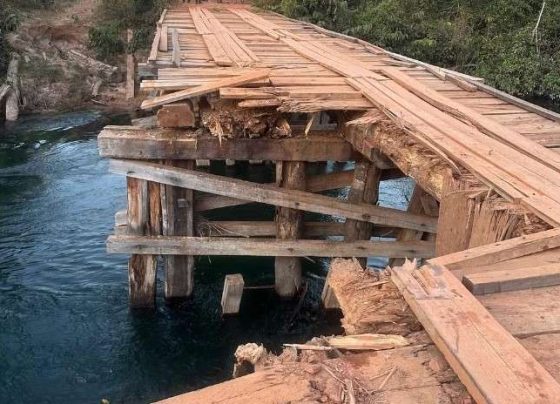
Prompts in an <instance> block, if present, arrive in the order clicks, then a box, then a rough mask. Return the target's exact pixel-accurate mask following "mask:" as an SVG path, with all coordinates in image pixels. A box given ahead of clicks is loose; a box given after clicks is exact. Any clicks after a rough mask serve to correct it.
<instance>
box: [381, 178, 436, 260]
mask: <svg viewBox="0 0 560 404" xmlns="http://www.w3.org/2000/svg"><path fill="white" fill-rule="evenodd" d="M407 212H410V213H416V214H420V213H423V214H426V215H429V216H433V217H437V216H438V213H439V209H438V204H437V201H436V200H435V199H434V198H433V197H432V196H431V195H430V194H428V193H427V192H426V191H424V190H423V189H422V188H420V187H419V186H418V185H416V186H415V187H414V191H413V192H412V196H411V198H410V202H409V203H408V209H407ZM423 237H424V233H423V232H418V231H414V230H408V229H401V230H400V231H399V235H398V236H397V240H399V241H405V240H422V239H423ZM436 245H437V241H436ZM402 264H404V260H402V259H400V258H397V259H394V260H391V262H390V263H389V265H390V266H400V265H402Z"/></svg>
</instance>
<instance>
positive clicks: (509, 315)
mask: <svg viewBox="0 0 560 404" xmlns="http://www.w3.org/2000/svg"><path fill="white" fill-rule="evenodd" d="M477 299H478V300H479V301H480V303H482V305H483V306H484V307H486V309H487V310H488V311H489V312H490V314H492V316H493V317H494V318H495V319H496V320H497V321H498V322H499V323H500V324H501V325H502V326H503V327H504V328H505V329H506V330H508V331H509V332H510V333H511V334H512V335H514V336H516V337H518V338H524V337H528V336H532V335H542V334H548V333H560V303H559V302H560V287H559V286H550V287H543V288H538V289H525V290H517V291H512V292H502V293H493V294H490V295H482V296H477Z"/></svg>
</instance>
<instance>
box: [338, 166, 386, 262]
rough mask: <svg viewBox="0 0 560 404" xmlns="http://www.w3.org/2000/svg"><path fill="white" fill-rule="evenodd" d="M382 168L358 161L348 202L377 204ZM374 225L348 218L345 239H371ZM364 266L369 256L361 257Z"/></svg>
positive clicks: (345, 225)
mask: <svg viewBox="0 0 560 404" xmlns="http://www.w3.org/2000/svg"><path fill="white" fill-rule="evenodd" d="M380 180H381V170H379V169H378V168H377V167H376V166H375V165H374V164H373V163H372V162H370V161H368V160H366V159H362V160H359V161H357V162H356V168H355V170H354V178H353V180H352V185H351V187H350V191H349V193H348V202H351V203H367V204H376V203H377V199H378V197H379V181H380ZM372 231H373V225H372V224H371V223H367V222H360V221H357V220H353V219H347V220H346V223H345V224H344V241H356V240H369V239H370V237H371V233H372ZM358 262H359V263H360V264H361V265H362V267H365V266H366V263H367V258H359V259H358Z"/></svg>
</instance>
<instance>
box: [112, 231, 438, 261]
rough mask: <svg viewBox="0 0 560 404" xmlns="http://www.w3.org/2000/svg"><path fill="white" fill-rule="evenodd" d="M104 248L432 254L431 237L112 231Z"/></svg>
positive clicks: (343, 254)
mask: <svg viewBox="0 0 560 404" xmlns="http://www.w3.org/2000/svg"><path fill="white" fill-rule="evenodd" d="M107 250H108V251H109V252H110V253H115V254H125V253H128V254H148V255H150V254H155V255H252V256H258V257H307V256H314V257H405V258H406V257H408V258H412V257H416V258H428V257H431V256H433V253H434V244H433V243H432V242H430V241H406V242H405V241H403V242H395V241H353V242H348V243H346V242H341V241H332V240H296V241H293V240H273V239H244V238H228V237H215V238H214V237H213V238H208V237H181V236H174V237H167V236H162V237H148V236H131V235H118V236H117V235H114V236H109V238H108V239H107Z"/></svg>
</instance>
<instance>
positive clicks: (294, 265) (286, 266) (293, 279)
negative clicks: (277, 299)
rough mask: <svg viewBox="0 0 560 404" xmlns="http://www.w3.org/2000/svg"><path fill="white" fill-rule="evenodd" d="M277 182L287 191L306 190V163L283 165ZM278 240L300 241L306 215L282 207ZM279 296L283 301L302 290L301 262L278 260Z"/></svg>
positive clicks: (277, 215) (279, 216)
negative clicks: (284, 298)
mask: <svg viewBox="0 0 560 404" xmlns="http://www.w3.org/2000/svg"><path fill="white" fill-rule="evenodd" d="M279 164H280V167H281V168H280V169H279V170H277V175H278V174H280V175H281V178H277V179H276V181H277V183H278V185H279V186H281V187H283V188H286V189H296V190H304V189H305V163H304V162H302V161H284V162H280V163H279ZM276 212H277V213H276V237H277V239H279V240H297V239H298V238H301V236H302V230H303V213H302V212H301V211H300V210H296V209H290V208H283V207H278V208H277V210H276ZM274 276H275V287H276V293H278V295H279V296H281V297H293V296H294V295H295V294H296V293H297V291H298V290H299V288H300V286H301V259H300V258H298V257H276V259H275V262H274Z"/></svg>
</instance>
